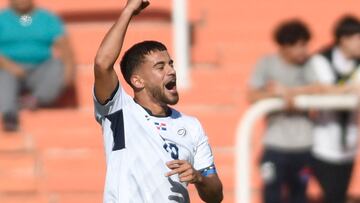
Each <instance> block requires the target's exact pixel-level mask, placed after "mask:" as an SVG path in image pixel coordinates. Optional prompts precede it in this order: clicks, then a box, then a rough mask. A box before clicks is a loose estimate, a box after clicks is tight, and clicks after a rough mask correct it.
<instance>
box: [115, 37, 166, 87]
mask: <svg viewBox="0 0 360 203" xmlns="http://www.w3.org/2000/svg"><path fill="white" fill-rule="evenodd" d="M166 50H167V48H166V46H165V45H164V44H162V43H161V42H157V41H143V42H140V43H137V44H135V45H133V46H132V47H131V48H130V49H128V50H127V51H126V52H125V54H124V56H123V57H122V59H121V62H120V69H121V73H122V75H123V77H124V79H125V81H126V82H127V83H128V84H129V85H130V86H131V87H133V85H132V84H131V81H130V77H131V75H132V74H133V73H134V70H135V69H136V68H137V67H138V66H139V65H140V64H141V63H143V61H144V58H145V56H146V55H148V54H150V53H151V52H153V51H166Z"/></svg>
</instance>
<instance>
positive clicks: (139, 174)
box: [94, 0, 223, 203]
mask: <svg viewBox="0 0 360 203" xmlns="http://www.w3.org/2000/svg"><path fill="white" fill-rule="evenodd" d="M148 5H149V2H148V1H147V0H128V1H127V4H126V6H125V8H124V9H123V11H122V13H121V15H120V17H119V18H118V20H117V21H116V22H115V24H114V25H113V26H112V28H111V29H110V30H109V32H108V33H107V34H106V36H105V38H104V39H103V41H102V43H101V45H100V48H99V50H98V52H97V55H96V58H95V65H94V72H95V88H94V100H95V112H96V113H95V114H96V119H97V121H98V122H99V123H100V124H101V125H102V129H103V136H104V142H105V151H106V160H107V175H106V184H105V192H104V202H106V203H110V202H112V203H115V202H121V203H124V202H136V203H140V202H156V203H161V202H189V201H190V200H189V195H188V191H187V188H186V187H187V185H188V184H189V183H191V184H194V185H195V187H196V188H197V191H198V193H199V196H200V197H201V199H202V200H203V201H205V202H221V201H222V198H223V194H222V184H221V181H220V179H219V177H218V175H217V174H216V169H215V165H214V160H213V155H212V152H211V149H210V146H209V144H208V138H207V136H206V135H205V133H204V131H203V129H202V127H201V125H200V123H199V121H198V120H197V119H196V118H194V117H190V116H187V115H184V114H182V113H180V112H178V111H176V110H175V109H173V108H171V107H169V105H175V104H176V103H177V102H178V100H179V95H178V92H177V88H176V72H175V69H174V64H173V60H172V59H171V58H170V56H169V54H168V52H167V49H166V47H165V46H164V45H163V44H161V43H160V42H156V41H144V42H141V43H138V44H135V45H134V46H132V47H131V48H130V49H129V50H128V51H126V53H125V54H124V56H123V58H122V60H121V64H120V67H121V72H122V74H123V76H124V78H125V80H126V82H127V83H128V84H129V85H130V86H131V88H132V89H133V91H134V98H132V97H130V96H129V95H128V94H127V93H126V92H125V91H124V89H123V88H122V86H121V85H120V84H119V80H118V77H117V75H116V73H115V70H114V63H115V61H116V60H117V58H118V56H119V54H120V51H121V48H122V45H123V41H124V38H125V34H126V30H127V27H128V25H129V23H130V21H131V19H132V17H133V16H134V15H136V14H138V13H140V12H141V10H143V9H144V8H146V7H147V6H148Z"/></svg>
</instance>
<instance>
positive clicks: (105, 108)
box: [93, 84, 124, 123]
mask: <svg viewBox="0 0 360 203" xmlns="http://www.w3.org/2000/svg"><path fill="white" fill-rule="evenodd" d="M123 92H124V90H123V89H122V87H121V86H120V85H119V84H118V85H117V87H116V89H115V90H114V92H113V93H112V95H111V97H110V98H109V100H108V101H107V102H106V103H105V104H101V103H100V102H99V101H98V100H97V99H96V96H95V88H94V89H93V99H94V106H95V118H96V121H97V122H99V123H101V120H102V118H104V117H105V116H107V115H109V114H112V113H115V112H117V111H119V110H121V109H122V107H123V103H124V101H123V100H124V99H123V98H122V97H123V94H124V93H123Z"/></svg>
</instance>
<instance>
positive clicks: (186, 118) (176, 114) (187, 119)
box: [171, 108, 200, 126]
mask: <svg viewBox="0 0 360 203" xmlns="http://www.w3.org/2000/svg"><path fill="white" fill-rule="evenodd" d="M171 110H172V115H171V117H172V118H173V119H179V121H181V122H183V123H188V124H192V125H194V126H198V125H200V121H199V120H198V119H197V118H196V117H194V116H191V115H187V114H185V113H182V112H180V111H178V110H176V109H173V108H172V109H171Z"/></svg>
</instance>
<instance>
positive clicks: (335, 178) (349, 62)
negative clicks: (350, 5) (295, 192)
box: [312, 16, 360, 203]
mask: <svg viewBox="0 0 360 203" xmlns="http://www.w3.org/2000/svg"><path fill="white" fill-rule="evenodd" d="M334 38H335V40H334V41H335V43H334V45H333V46H330V47H329V48H327V49H325V50H323V51H322V52H321V53H319V54H318V55H316V56H314V57H313V59H312V62H313V64H314V68H315V72H316V76H317V80H318V81H319V82H320V83H321V84H323V85H327V86H328V89H329V90H328V91H331V92H332V93H346V92H349V93H351V92H353V93H355V91H356V90H357V89H359V88H357V87H356V85H359V83H360V66H359V64H360V63H359V62H360V61H359V59H360V22H359V20H358V19H356V18H355V17H352V16H346V17H344V18H342V19H340V21H339V22H338V23H337V25H336V27H335V30H334ZM357 119H358V118H357V112H349V111H322V112H320V113H319V114H318V116H317V117H316V121H315V128H314V146H313V150H312V154H313V171H314V174H315V176H316V178H317V180H318V181H319V183H320V186H321V188H322V190H323V194H324V199H325V202H326V203H343V202H345V201H346V200H345V199H346V192H347V189H348V186H349V182H350V178H351V173H352V169H353V165H354V159H355V156H356V148H357V139H358V128H357Z"/></svg>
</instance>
